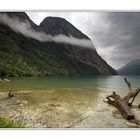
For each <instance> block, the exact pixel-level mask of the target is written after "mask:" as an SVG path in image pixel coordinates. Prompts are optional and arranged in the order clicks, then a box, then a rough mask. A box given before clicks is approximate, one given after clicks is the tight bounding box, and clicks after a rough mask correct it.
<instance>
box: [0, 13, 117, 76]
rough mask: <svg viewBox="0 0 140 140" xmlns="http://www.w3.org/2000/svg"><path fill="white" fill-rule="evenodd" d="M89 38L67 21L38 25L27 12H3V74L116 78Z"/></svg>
mask: <svg viewBox="0 0 140 140" xmlns="http://www.w3.org/2000/svg"><path fill="white" fill-rule="evenodd" d="M112 74H116V71H115V70H114V69H113V68H112V67H111V66H109V65H108V64H107V63H106V62H105V61H104V60H103V59H102V58H101V57H100V56H99V55H98V53H97V51H96V49H95V47H94V46H93V43H92V41H91V40H90V38H89V37H87V36H86V35H85V34H83V33H82V32H81V31H79V30H78V29H76V28H75V27H74V26H73V25H72V24H71V23H69V22H68V21H67V20H65V19H63V18H58V17H47V18H45V19H44V20H43V21H42V22H41V24H40V25H39V26H38V25H36V24H34V23H33V22H32V21H31V20H30V18H29V17H28V16H27V15H26V13H24V12H7V13H5V12H3V13H2V12H1V13H0V75H7V76H33V75H40V76H46V75H112Z"/></svg>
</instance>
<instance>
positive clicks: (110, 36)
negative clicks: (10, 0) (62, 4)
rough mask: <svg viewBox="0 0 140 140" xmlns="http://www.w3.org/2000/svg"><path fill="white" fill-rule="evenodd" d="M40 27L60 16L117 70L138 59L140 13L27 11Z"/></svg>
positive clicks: (139, 53)
mask: <svg viewBox="0 0 140 140" xmlns="http://www.w3.org/2000/svg"><path fill="white" fill-rule="evenodd" d="M26 13H27V14H28V15H29V17H30V18H31V19H32V20H33V21H34V22H35V23H36V24H39V23H40V22H41V21H42V20H43V19H44V18H45V17H47V16H55V17H63V18H65V19H66V20H68V21H69V22H70V23H72V24H73V25H74V26H75V27H77V28H78V29H79V30H81V31H82V32H83V33H84V34H86V35H87V36H89V37H90V38H91V39H92V41H93V44H94V45H95V48H96V50H97V51H98V53H99V54H100V55H101V56H102V57H103V59H104V60H106V61H107V62H108V63H109V64H110V65H111V66H112V67H114V68H116V69H118V68H120V67H121V66H123V65H124V64H126V63H127V62H129V61H131V60H134V59H140V13H134V12H133V13H107V12H106V13H105V12H91V11H90V12H70V11H67V12H66V11H59V12H57V11H51V12H47V11H46V12H45V11H44V12H43V11H42V12H38V11H37V12H34V11H32V12H31V11H30V12H29V11H28V12H26Z"/></svg>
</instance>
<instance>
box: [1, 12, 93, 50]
mask: <svg viewBox="0 0 140 140" xmlns="http://www.w3.org/2000/svg"><path fill="white" fill-rule="evenodd" d="M0 22H1V23H4V24H6V25H8V26H9V27H10V28H11V29H12V30H14V31H16V32H20V33H21V34H23V35H24V36H26V37H29V38H34V39H36V40H39V41H41V42H48V41H54V42H57V43H67V44H71V45H76V46H81V47H91V48H94V46H93V44H92V41H91V40H88V39H78V38H75V37H72V36H69V37H68V36H65V35H62V34H60V35H57V36H51V35H49V34H46V33H44V32H37V31H35V30H34V29H32V28H31V25H30V23H29V22H28V21H25V22H21V21H19V19H18V18H14V19H13V18H10V17H9V16H8V15H6V14H0Z"/></svg>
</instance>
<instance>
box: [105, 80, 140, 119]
mask: <svg viewBox="0 0 140 140" xmlns="http://www.w3.org/2000/svg"><path fill="white" fill-rule="evenodd" d="M124 80H125V82H126V84H127V86H128V90H129V93H128V94H127V95H126V96H125V97H123V98H121V97H120V95H118V94H116V92H115V91H113V94H112V95H110V96H107V97H106V99H107V101H106V102H107V103H108V104H111V105H113V106H115V107H116V108H117V109H118V110H119V111H120V113H121V114H122V115H123V117H124V118H125V119H127V120H133V119H135V116H134V114H133V113H132V112H131V106H132V103H133V102H134V100H135V98H136V96H137V95H138V94H139V92H140V88H137V89H136V90H134V91H133V90H132V87H131V83H130V82H129V81H128V80H127V79H126V78H124ZM131 99H132V100H131ZM130 100H131V101H130Z"/></svg>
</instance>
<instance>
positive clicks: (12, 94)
mask: <svg viewBox="0 0 140 140" xmlns="http://www.w3.org/2000/svg"><path fill="white" fill-rule="evenodd" d="M12 91H13V90H10V91H9V93H8V98H9V99H11V98H12V97H14V93H13V92H12Z"/></svg>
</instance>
